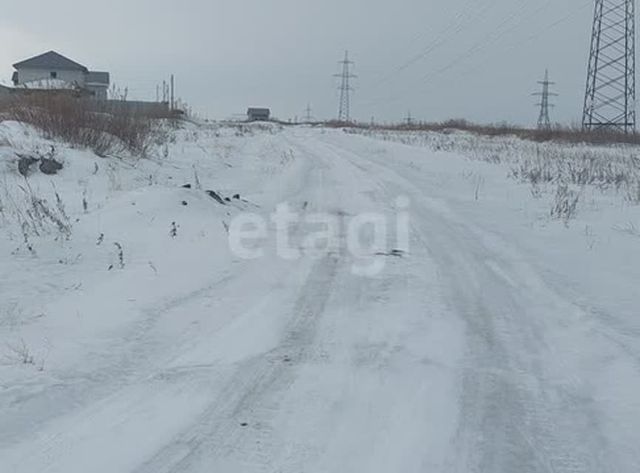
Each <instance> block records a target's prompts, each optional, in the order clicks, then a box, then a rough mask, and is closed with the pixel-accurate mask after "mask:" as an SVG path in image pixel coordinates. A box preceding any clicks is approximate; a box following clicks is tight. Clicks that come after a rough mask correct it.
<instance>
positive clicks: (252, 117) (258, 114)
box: [247, 108, 271, 122]
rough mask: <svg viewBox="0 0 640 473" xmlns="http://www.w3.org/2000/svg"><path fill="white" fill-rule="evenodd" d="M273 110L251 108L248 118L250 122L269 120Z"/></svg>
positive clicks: (248, 111)
mask: <svg viewBox="0 0 640 473" xmlns="http://www.w3.org/2000/svg"><path fill="white" fill-rule="evenodd" d="M270 118H271V110H269V109H268V108H250V109H248V110H247V120H248V121H250V122H268V121H269V119H270Z"/></svg>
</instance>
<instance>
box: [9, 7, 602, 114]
mask: <svg viewBox="0 0 640 473" xmlns="http://www.w3.org/2000/svg"><path fill="white" fill-rule="evenodd" d="M592 4H593V0H562V1H559V0H536V1H533V2H532V1H531V0H447V1H430V0H395V1H381V0H323V1H317V0H313V1H310V0H183V1H182V2H178V1H176V0H172V1H167V0H127V1H123V0H111V1H108V2H105V1H104V0H101V1H95V0H84V1H83V2H78V1H77V0H56V1H55V2H51V1H42V0H32V1H30V2H6V3H5V4H4V5H3V7H2V15H1V17H0V44H1V45H2V48H0V78H1V79H2V80H3V81H4V83H7V82H8V81H9V79H10V76H11V71H12V68H11V64H12V63H14V62H16V61H18V60H21V59H24V58H27V57H29V56H32V55H35V54H39V53H41V52H44V51H47V50H50V49H55V50H57V51H59V52H60V53H62V54H64V55H66V56H68V57H70V58H71V59H74V60H76V61H78V62H81V63H83V64H85V65H87V66H88V67H90V68H92V69H96V70H108V71H110V72H111V73H112V81H113V82H115V83H116V84H118V85H120V86H122V87H124V86H127V87H129V89H130V96H131V97H135V98H141V99H153V98H155V87H156V84H157V83H161V82H162V80H163V79H164V78H167V77H168V75H169V74H170V73H171V72H174V73H175V74H176V77H177V86H178V92H179V95H180V96H181V97H182V98H184V100H186V101H187V102H188V103H190V104H191V105H192V106H193V108H194V109H195V110H197V111H199V112H201V113H203V114H205V115H207V116H210V117H212V118H227V117H229V116H231V115H233V114H234V113H242V112H244V110H245V109H246V107H247V106H252V105H255V106H268V107H271V108H272V109H273V111H274V113H275V114H276V115H277V116H278V117H280V118H284V119H286V118H290V117H291V118H292V117H294V116H296V115H298V116H302V115H303V113H304V108H305V107H306V104H307V102H310V103H311V104H312V106H313V110H314V115H316V116H317V117H318V118H331V117H334V116H335V114H336V108H337V99H338V96H337V91H336V90H335V88H336V86H337V82H336V79H335V78H333V77H332V74H334V73H336V72H338V65H337V61H338V60H340V59H341V57H342V56H343V54H344V50H345V49H349V51H350V54H351V56H352V58H353V59H354V61H355V62H356V68H355V72H356V73H357V74H358V76H359V78H358V79H357V80H356V81H355V85H356V87H357V89H358V90H357V91H356V93H355V96H354V103H353V115H354V117H355V118H357V119H360V120H369V119H370V118H371V117H372V116H375V117H376V119H379V120H389V121H391V120H400V119H402V118H403V117H404V116H405V115H406V114H407V111H408V110H409V109H410V110H411V112H412V114H413V116H414V117H416V118H421V119H426V120H441V119H446V118H452V117H464V118H468V119H471V120H475V121H482V122H498V121H510V122H516V123H522V124H532V123H534V122H535V120H536V118H537V115H536V113H537V112H536V110H535V108H534V107H533V103H534V102H535V97H532V96H531V95H530V94H531V93H532V92H534V91H535V90H536V87H537V85H536V81H537V80H540V79H542V76H543V74H544V69H545V67H548V68H549V70H550V74H551V78H552V80H554V81H556V82H557V86H555V91H556V92H558V93H559V94H560V97H559V98H558V99H557V100H555V102H556V104H557V107H556V109H555V110H553V112H552V113H553V115H552V119H553V120H557V121H563V122H571V121H577V120H578V119H579V116H580V113H581V107H582V103H581V102H582V94H583V90H584V82H585V74H586V72H585V69H586V60H587V54H588V46H589V33H590V28H591V15H592ZM557 22H560V23H557ZM554 23H555V25H554ZM423 52H425V53H426V54H424V57H422V56H421V53H423ZM403 66H406V67H403Z"/></svg>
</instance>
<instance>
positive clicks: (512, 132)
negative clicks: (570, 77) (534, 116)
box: [326, 119, 640, 144]
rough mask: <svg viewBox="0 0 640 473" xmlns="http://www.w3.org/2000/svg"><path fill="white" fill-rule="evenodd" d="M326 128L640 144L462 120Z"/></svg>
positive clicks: (574, 130) (569, 130)
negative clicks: (466, 133) (458, 132)
mask: <svg viewBox="0 0 640 473" xmlns="http://www.w3.org/2000/svg"><path fill="white" fill-rule="evenodd" d="M326 126H329V127H332V128H359V129H370V130H383V131H384V130H386V131H404V132H418V131H431V132H439V133H452V132H455V131H464V132H469V133H474V134H477V135H481V136H487V137H499V136H515V137H518V138H521V139H524V140H529V141H535V142H538V143H544V142H551V141H556V142H563V143H588V144H640V133H633V134H624V133H616V132H612V131H610V130H609V131H607V130H601V131H583V130H582V129H581V128H580V127H578V126H568V127H567V126H556V127H554V128H552V129H551V130H537V129H529V128H523V127H518V126H515V125H510V124H508V123H501V124H489V125H480V124H476V123H472V122H469V121H467V120H464V119H455V120H447V121H443V122H434V123H426V122H416V123H413V124H396V125H377V124H374V125H371V124H361V123H345V122H339V121H330V122H327V123H326Z"/></svg>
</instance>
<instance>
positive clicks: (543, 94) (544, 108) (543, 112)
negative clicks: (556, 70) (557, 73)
mask: <svg viewBox="0 0 640 473" xmlns="http://www.w3.org/2000/svg"><path fill="white" fill-rule="evenodd" d="M538 84H540V85H542V91H540V92H536V93H535V94H533V95H536V96H539V97H540V103H538V104H536V106H538V107H540V115H539V117H538V130H550V129H551V120H550V119H549V108H550V107H553V105H552V104H550V103H549V97H557V96H558V94H554V93H553V92H551V89H550V87H551V86H552V85H553V84H555V82H551V81H549V71H548V70H545V71H544V80H542V81H538Z"/></svg>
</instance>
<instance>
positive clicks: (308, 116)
mask: <svg viewBox="0 0 640 473" xmlns="http://www.w3.org/2000/svg"><path fill="white" fill-rule="evenodd" d="M304 121H305V122H306V123H311V122H312V121H313V115H312V114H311V104H307V108H305V109H304Z"/></svg>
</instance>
